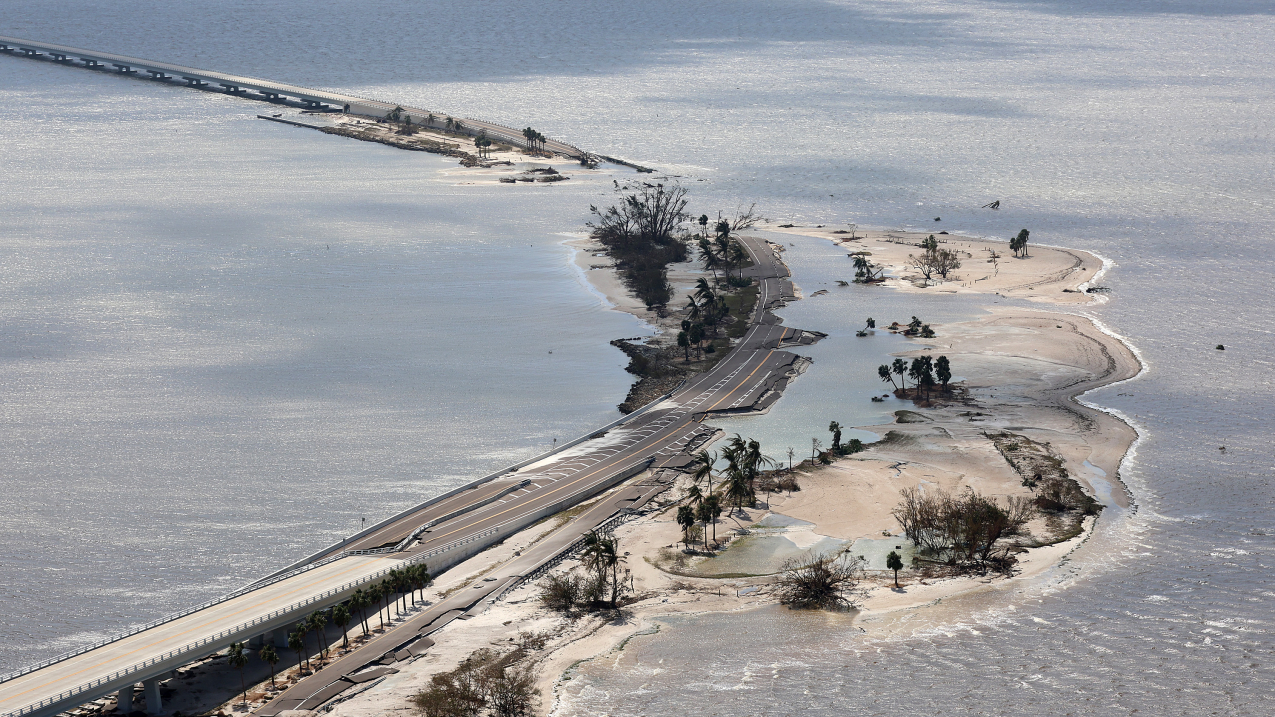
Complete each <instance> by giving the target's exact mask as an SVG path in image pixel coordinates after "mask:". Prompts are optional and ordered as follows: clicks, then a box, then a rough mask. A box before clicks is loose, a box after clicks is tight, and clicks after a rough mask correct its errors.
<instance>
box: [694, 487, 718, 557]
mask: <svg viewBox="0 0 1275 717" xmlns="http://www.w3.org/2000/svg"><path fill="white" fill-rule="evenodd" d="M696 513H697V515H696V517H697V518H699V519H700V521H702V522H703V523H704V528H705V530H704V549H705V550H707V549H708V526H709V524H710V523H711V524H712V526H713V542H714V543H716V542H717V517H718V516H719V515H721V514H722V503H721V499H720V498H718V497H717V496H715V495H710V496H708V497H707V498H705V499H704V501H703V502H702V503H700V505H699V510H698V511H696Z"/></svg>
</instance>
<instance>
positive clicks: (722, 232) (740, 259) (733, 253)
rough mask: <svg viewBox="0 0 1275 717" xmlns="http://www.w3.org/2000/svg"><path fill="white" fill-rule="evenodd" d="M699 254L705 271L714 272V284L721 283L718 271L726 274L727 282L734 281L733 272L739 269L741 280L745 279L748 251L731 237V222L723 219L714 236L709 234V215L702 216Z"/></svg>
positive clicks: (700, 219)
mask: <svg viewBox="0 0 1275 717" xmlns="http://www.w3.org/2000/svg"><path fill="white" fill-rule="evenodd" d="M699 225H700V237H699V242H698V244H699V254H700V260H701V261H703V262H704V270H705V271H711V272H713V282H714V283H720V282H719V281H718V278H717V272H718V270H721V271H722V272H723V273H725V274H726V279H727V282H728V283H729V281H730V280H731V279H732V277H731V271H732V270H733V269H736V268H738V269H739V280H740V281H741V282H742V281H743V279H744V267H745V266H747V265H748V251H747V250H746V249H744V245H743V244H741V243H740V242H739V241H738V240H736V239H735V238H734V237H733V236H731V226H730V222H728V221H726V220H725V219H721V220H719V221H718V222H717V224H716V225H715V226H714V228H713V229H714V233H713V236H711V237H710V236H709V234H708V215H707V214H703V215H700V218H699Z"/></svg>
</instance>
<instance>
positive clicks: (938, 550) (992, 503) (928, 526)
mask: <svg viewBox="0 0 1275 717" xmlns="http://www.w3.org/2000/svg"><path fill="white" fill-rule="evenodd" d="M900 494H901V495H902V496H903V501H902V502H900V503H899V505H898V506H896V507H895V509H894V511H893V514H894V519H895V520H897V521H898V522H899V525H900V526H902V528H903V532H904V534H905V535H907V537H908V540H911V541H912V542H913V543H915V544H916V546H917V548H918V549H919V550H920V551H921V554H922V555H925V556H929V557H930V559H932V560H935V561H937V562H942V563H946V564H947V565H949V566H951V567H954V568H957V569H958V570H960V571H962V572H977V573H979V574H981V575H986V574H987V573H988V571H994V572H998V573H1002V574H1005V575H1008V574H1010V573H1011V571H1012V570H1013V567H1014V565H1015V563H1017V562H1018V559H1017V558H1016V557H1014V548H1015V547H1016V546H1011V545H1009V544H1007V543H1003V542H1001V539H1002V538H1008V537H1010V536H1014V535H1018V534H1019V531H1020V530H1021V529H1022V527H1023V526H1024V525H1025V524H1026V523H1027V521H1029V520H1031V519H1032V518H1033V517H1034V516H1035V515H1036V506H1035V504H1034V502H1033V501H1032V500H1031V499H1030V498H1026V497H1022V498H1016V497H1010V498H1006V499H1005V501H1004V504H1003V505H1002V504H1000V503H999V502H998V501H996V500H994V499H991V498H986V497H984V496H982V495H980V494H978V493H977V492H975V491H973V490H966V491H965V492H964V493H961V494H959V495H951V494H949V493H947V492H945V491H943V490H941V489H934V488H930V489H928V490H926V491H925V492H924V493H922V492H921V491H920V490H918V489H916V488H905V489H904V490H902V491H900Z"/></svg>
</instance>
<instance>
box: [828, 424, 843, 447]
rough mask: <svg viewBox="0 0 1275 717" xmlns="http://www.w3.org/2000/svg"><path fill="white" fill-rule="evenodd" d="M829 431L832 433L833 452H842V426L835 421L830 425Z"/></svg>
mask: <svg viewBox="0 0 1275 717" xmlns="http://www.w3.org/2000/svg"><path fill="white" fill-rule="evenodd" d="M828 430H829V431H831V432H832V452H833V453H838V452H840V450H841V424H840V423H837V422H836V421H833V422H832V423H829V424H828Z"/></svg>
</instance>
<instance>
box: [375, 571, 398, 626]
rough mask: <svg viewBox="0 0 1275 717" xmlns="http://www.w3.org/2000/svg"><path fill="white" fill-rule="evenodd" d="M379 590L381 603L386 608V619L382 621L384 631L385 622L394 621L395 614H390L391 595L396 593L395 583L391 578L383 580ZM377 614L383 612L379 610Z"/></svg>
mask: <svg viewBox="0 0 1275 717" xmlns="http://www.w3.org/2000/svg"><path fill="white" fill-rule="evenodd" d="M377 592H379V593H380V594H381V605H382V607H384V608H385V619H384V620H382V621H381V631H382V632H384V631H385V623H386V622H387V621H388V622H390V623H391V624H393V622H394V616H393V615H392V614H390V596H391V595H393V594H394V585H393V583H391V582H390V581H389V578H386V579H385V580H382V581H381V583H380V588H379V590H377ZM376 614H377V615H380V614H381V613H380V612H379V611H378V612H377V613H376Z"/></svg>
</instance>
